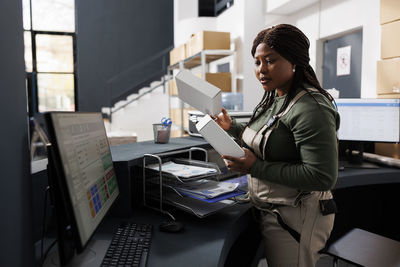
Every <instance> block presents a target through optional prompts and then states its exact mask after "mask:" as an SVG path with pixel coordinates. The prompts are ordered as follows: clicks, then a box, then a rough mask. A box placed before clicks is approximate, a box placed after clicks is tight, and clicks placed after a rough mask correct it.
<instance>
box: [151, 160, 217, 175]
mask: <svg viewBox="0 0 400 267" xmlns="http://www.w3.org/2000/svg"><path fill="white" fill-rule="evenodd" d="M146 167H147V168H150V169H153V170H156V171H158V170H159V165H158V164H151V165H147V166H146ZM161 170H162V172H165V173H170V174H173V175H176V176H178V177H183V178H191V177H195V176H201V175H206V174H208V175H211V174H216V173H218V171H217V170H216V169H213V168H205V167H199V166H193V165H186V164H178V163H175V162H172V161H169V162H166V163H164V164H162V165H161Z"/></svg>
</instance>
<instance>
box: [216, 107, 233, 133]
mask: <svg viewBox="0 0 400 267" xmlns="http://www.w3.org/2000/svg"><path fill="white" fill-rule="evenodd" d="M221 111H222V112H221V113H219V114H218V115H216V116H211V117H212V118H213V119H214V121H215V122H216V123H217V124H218V125H219V126H220V127H221V128H222V129H224V130H225V131H228V130H229V129H230V128H231V125H232V119H231V117H230V116H229V115H228V112H227V111H226V109H224V108H222V110H221Z"/></svg>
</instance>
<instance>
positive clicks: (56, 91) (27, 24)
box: [22, 0, 77, 116]
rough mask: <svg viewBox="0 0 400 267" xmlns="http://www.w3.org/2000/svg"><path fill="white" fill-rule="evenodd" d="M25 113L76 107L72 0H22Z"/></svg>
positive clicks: (73, 4) (73, 2)
mask: <svg viewBox="0 0 400 267" xmlns="http://www.w3.org/2000/svg"><path fill="white" fill-rule="evenodd" d="M22 1H23V19H24V21H23V25H24V29H25V32H24V41H25V68H26V74H27V75H26V77H27V83H26V84H27V87H28V97H29V101H28V102H29V114H30V116H32V115H33V114H35V113H36V112H45V111H54V110H57V111H74V110H76V108H77V107H76V104H75V103H76V89H77V88H76V75H75V73H76V56H75V55H76V35H75V1H74V0H22Z"/></svg>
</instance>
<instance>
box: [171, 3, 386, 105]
mask: <svg viewBox="0 0 400 267" xmlns="http://www.w3.org/2000/svg"><path fill="white" fill-rule="evenodd" d="M291 1H300V0H291ZM188 2H190V4H189V3H188ZM286 2H289V1H285V3H286ZM303 2H307V5H306V7H304V8H302V9H300V10H298V11H296V12H294V13H292V14H287V15H282V14H273V13H267V12H266V10H267V0H252V1H245V0H236V1H235V3H234V5H233V6H232V7H231V8H229V9H228V10H227V11H225V12H223V13H222V14H221V15H220V16H218V17H217V18H207V19H204V18H196V16H197V0H174V3H175V9H176V10H179V12H180V14H186V15H185V16H184V18H182V19H180V17H177V16H176V14H175V18H174V25H175V26H174V27H175V32H174V41H175V45H179V44H182V43H183V42H185V41H186V40H187V39H188V36H189V34H188V33H189V32H197V31H199V30H202V29H208V30H218V31H230V32H231V34H232V45H233V46H232V47H234V48H235V50H236V53H237V57H236V72H237V74H238V77H239V78H242V79H243V88H242V90H243V94H244V109H245V110H252V109H253V108H254V106H255V105H256V104H257V103H258V101H259V100H260V97H261V95H262V88H261V86H260V85H259V83H258V81H257V80H256V78H255V77H254V72H253V65H254V64H253V59H252V58H251V55H250V49H251V44H252V42H253V39H254V37H255V35H256V34H257V33H258V31H259V30H261V29H263V28H267V27H269V26H272V25H275V24H279V23H290V24H294V25H296V26H297V27H299V28H300V29H301V30H302V31H303V32H304V33H305V34H306V35H307V36H308V38H309V39H310V64H311V66H313V68H314V69H315V71H316V73H317V76H318V77H319V79H320V81H322V79H321V78H322V76H321V75H322V71H321V67H322V64H321V62H322V59H321V55H322V51H321V45H322V42H323V40H326V39H331V38H334V37H337V36H338V35H340V34H343V33H347V32H351V31H353V30H356V29H360V28H362V29H363V52H362V74H361V75H362V76H361V97H363V98H373V97H376V92H375V91H376V61H377V60H378V59H379V58H380V25H379V0H369V1H363V0H320V1H318V2H317V3H314V4H311V5H310V4H308V3H312V2H315V1H303ZM360 9H362V10H360ZM361 11H362V12H361ZM182 16H183V15H182Z"/></svg>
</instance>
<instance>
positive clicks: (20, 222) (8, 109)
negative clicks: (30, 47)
mask: <svg viewBox="0 0 400 267" xmlns="http://www.w3.org/2000/svg"><path fill="white" fill-rule="evenodd" d="M0 35H1V36H3V37H4V38H2V40H1V44H0V47H1V49H0V58H1V61H0V92H1V98H0V112H1V114H3V118H2V126H1V131H0V140H1V154H0V162H1V175H0V182H1V194H0V203H1V204H0V214H1V217H2V219H1V220H0V236H1V238H0V248H1V252H0V266H33V262H34V261H33V244H32V216H31V213H30V211H31V208H30V201H31V191H30V188H31V181H30V178H31V177H30V175H29V167H30V165H29V149H28V125H27V123H28V115H27V104H26V92H25V91H26V88H25V69H24V66H25V63H24V43H23V30H22V1H0Z"/></svg>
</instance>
